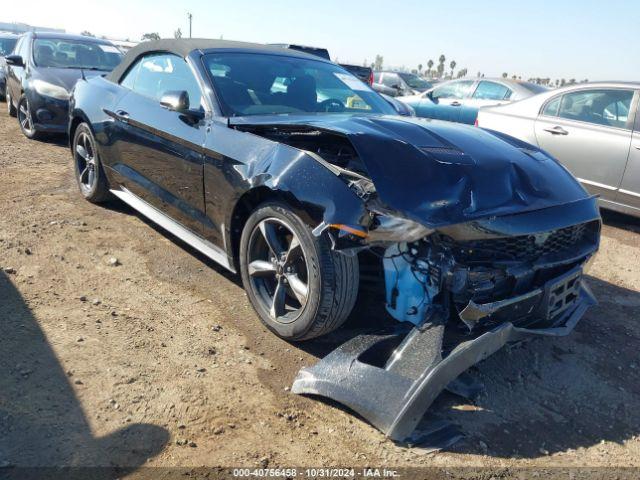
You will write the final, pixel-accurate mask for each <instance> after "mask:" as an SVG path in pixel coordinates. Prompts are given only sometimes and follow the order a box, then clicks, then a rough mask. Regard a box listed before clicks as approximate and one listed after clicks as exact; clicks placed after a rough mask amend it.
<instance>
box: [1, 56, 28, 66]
mask: <svg viewBox="0 0 640 480" xmlns="http://www.w3.org/2000/svg"><path fill="white" fill-rule="evenodd" d="M4 60H5V61H6V62H7V65H12V66H14V67H24V60H22V57H21V56H20V55H7V56H6V57H4Z"/></svg>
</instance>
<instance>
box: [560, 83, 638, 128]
mask: <svg viewBox="0 0 640 480" xmlns="http://www.w3.org/2000/svg"><path fill="white" fill-rule="evenodd" d="M632 99H633V91H632V90H618V89H611V90H606V89H599V90H583V91H579V92H573V93H567V94H565V95H564V96H563V97H562V103H561V104H560V110H559V113H558V116H559V117H561V118H566V119H567V120H576V121H579V122H587V123H592V124H595V125H605V126H608V127H616V128H628V127H627V121H628V120H629V111H630V109H631V100H632Z"/></svg>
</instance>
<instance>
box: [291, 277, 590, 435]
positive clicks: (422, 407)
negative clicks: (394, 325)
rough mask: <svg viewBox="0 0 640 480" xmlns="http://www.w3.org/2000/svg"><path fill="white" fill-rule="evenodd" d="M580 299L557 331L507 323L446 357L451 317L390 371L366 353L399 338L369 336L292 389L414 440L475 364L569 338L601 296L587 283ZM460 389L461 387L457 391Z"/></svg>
mask: <svg viewBox="0 0 640 480" xmlns="http://www.w3.org/2000/svg"><path fill="white" fill-rule="evenodd" d="M579 283H580V286H579V289H578V290H577V291H578V295H579V298H578V299H577V300H576V301H575V302H573V305H572V306H571V307H570V308H567V309H565V311H564V312H563V313H561V314H560V318H559V320H558V321H556V322H555V324H554V326H553V327H552V328H541V329H529V328H519V327H516V326H515V325H514V324H513V323H511V322H505V323H502V324H500V325H499V326H498V327H496V328H494V329H493V330H491V331H488V332H486V333H484V334H482V335H480V336H478V337H476V338H475V339H473V340H469V341H466V342H462V343H460V344H459V345H457V346H456V347H455V348H454V349H453V350H452V351H451V352H450V353H449V354H448V355H447V356H446V357H445V358H442V338H443V335H444V328H445V327H444V324H445V319H444V318H443V319H442V321H441V322H440V323H438V322H437V320H436V321H435V322H434V321H433V318H432V319H431V321H430V322H429V324H423V325H422V326H418V327H415V328H414V329H413V330H412V331H411V332H410V333H409V334H408V335H407V337H406V338H405V339H404V340H403V341H402V343H401V344H400V346H399V347H398V348H396V350H395V351H394V352H393V354H392V355H391V357H390V359H389V360H388V361H387V363H386V364H385V365H384V367H377V366H374V365H371V364H369V363H364V362H363V361H362V358H363V356H364V354H365V353H366V352H368V351H371V350H372V349H374V347H376V345H379V344H380V343H381V342H384V341H388V340H389V339H391V338H393V336H374V335H363V336H359V337H356V338H354V339H353V340H351V341H349V342H347V343H345V344H344V345H342V346H341V347H339V348H338V349H336V350H334V351H333V352H332V353H330V354H329V355H328V356H327V357H325V358H324V359H322V360H321V361H320V362H318V363H317V364H316V365H315V366H313V367H310V368H304V369H302V370H301V371H300V372H299V374H298V377H297V378H296V379H295V381H294V383H293V387H292V391H293V392H294V393H298V394H314V395H321V396H324V397H327V398H331V399H333V400H336V401H337V402H339V403H342V404H343V405H345V406H347V407H349V408H351V409H352V410H354V411H356V412H357V413H359V414H360V415H361V416H363V417H364V418H365V419H367V420H368V421H369V422H371V423H372V424H373V425H374V426H375V427H377V428H378V429H380V430H381V431H382V432H384V433H385V434H386V435H387V437H389V438H391V439H393V440H395V441H406V440H408V439H410V438H411V434H412V433H413V431H414V430H415V428H416V426H417V425H418V422H420V420H421V418H422V417H423V416H424V414H425V412H426V411H427V409H428V408H429V406H430V405H431V404H432V403H433V401H434V400H435V399H436V397H437V396H438V395H439V394H440V393H441V392H442V391H443V390H444V389H446V388H447V387H448V386H449V384H450V383H451V382H453V381H454V380H455V379H456V378H457V377H458V376H459V375H460V374H462V373H463V372H464V371H465V370H467V369H468V368H469V367H471V366H472V365H474V364H476V363H478V362H480V361H481V360H483V359H485V358H487V357H489V356H490V355H491V354H493V353H495V352H496V351H498V350H500V348H502V347H503V346H504V345H505V344H507V343H509V342H514V341H518V340H521V339H523V338H526V337H530V336H535V335H543V336H564V335H568V334H569V333H570V332H571V331H572V330H573V329H574V327H575V326H576V324H577V323H578V321H579V320H580V319H581V318H582V316H583V315H584V313H585V312H586V310H587V309H588V308H589V307H590V306H592V305H594V304H596V300H595V297H594V296H593V294H592V293H591V291H590V289H589V287H588V286H587V285H586V283H585V282H584V280H581V281H580V282H579ZM452 390H455V389H452Z"/></svg>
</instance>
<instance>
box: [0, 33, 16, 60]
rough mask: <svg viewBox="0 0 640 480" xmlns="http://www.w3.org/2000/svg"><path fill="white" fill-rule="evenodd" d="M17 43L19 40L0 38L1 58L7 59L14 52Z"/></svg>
mask: <svg viewBox="0 0 640 480" xmlns="http://www.w3.org/2000/svg"><path fill="white" fill-rule="evenodd" d="M17 41H18V39H17V38H0V57H6V56H7V55H9V54H10V53H11V52H13V47H15V46H16V42H17Z"/></svg>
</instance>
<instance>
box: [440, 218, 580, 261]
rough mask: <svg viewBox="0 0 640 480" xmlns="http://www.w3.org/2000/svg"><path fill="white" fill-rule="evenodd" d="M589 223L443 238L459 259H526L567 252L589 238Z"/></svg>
mask: <svg viewBox="0 0 640 480" xmlns="http://www.w3.org/2000/svg"><path fill="white" fill-rule="evenodd" d="M590 225H591V224H589V223H583V224H579V225H574V226H571V227H565V228H560V229H558V230H553V231H550V232H545V233H541V234H536V235H520V236H514V237H501V238H490V239H482V240H473V241H467V242H454V241H453V240H452V239H446V240H445V244H448V246H449V247H450V248H451V249H452V250H453V251H454V254H455V255H456V257H457V258H458V259H459V260H483V259H504V260H518V261H527V260H534V259H536V258H538V257H542V256H544V255H549V254H553V253H559V252H565V251H570V250H571V249H573V248H575V247H577V246H578V245H579V244H580V243H582V242H583V241H585V240H586V239H587V238H589V232H590Z"/></svg>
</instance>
